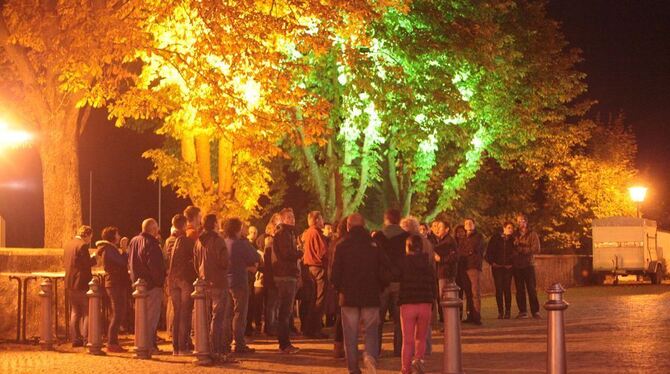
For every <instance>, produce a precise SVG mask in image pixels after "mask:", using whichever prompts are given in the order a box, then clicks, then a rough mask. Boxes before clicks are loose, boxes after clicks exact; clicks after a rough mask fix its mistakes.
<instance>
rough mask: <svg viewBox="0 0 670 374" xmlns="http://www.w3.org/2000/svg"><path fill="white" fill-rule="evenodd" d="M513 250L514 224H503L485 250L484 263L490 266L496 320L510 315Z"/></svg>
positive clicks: (507, 317)
mask: <svg viewBox="0 0 670 374" xmlns="http://www.w3.org/2000/svg"><path fill="white" fill-rule="evenodd" d="M515 250H516V248H515V245H514V224H513V223H512V222H505V223H503V231H502V233H501V234H496V235H493V236H492V237H491V239H490V240H489V245H488V247H487V248H486V262H488V263H489V264H491V273H492V274H493V282H494V284H495V288H496V304H497V305H498V319H503V318H504V319H509V318H510V314H511V312H510V310H511V308H512V256H513V255H514V252H515ZM503 300H504V303H503Z"/></svg>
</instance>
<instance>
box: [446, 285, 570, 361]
mask: <svg viewBox="0 0 670 374" xmlns="http://www.w3.org/2000/svg"><path fill="white" fill-rule="evenodd" d="M459 291H460V287H458V286H457V285H456V283H453V282H452V283H450V284H448V285H447V286H446V287H445V288H444V290H443V291H442V295H441V297H442V302H441V303H440V304H441V305H442V308H443V315H444V356H443V363H442V374H463V373H464V371H463V360H462V353H461V317H460V312H461V307H462V305H463V300H461V299H460V298H459V297H458V292H459ZM564 292H565V289H564V288H563V287H562V286H561V285H560V284H559V283H555V284H553V285H552V286H551V287H549V289H547V294H548V296H549V300H548V301H547V302H546V303H545V304H544V309H545V310H546V311H547V373H548V374H566V373H567V371H568V369H567V360H566V356H565V318H564V315H563V312H564V311H565V310H566V309H568V303H567V302H566V301H565V300H563V293H564Z"/></svg>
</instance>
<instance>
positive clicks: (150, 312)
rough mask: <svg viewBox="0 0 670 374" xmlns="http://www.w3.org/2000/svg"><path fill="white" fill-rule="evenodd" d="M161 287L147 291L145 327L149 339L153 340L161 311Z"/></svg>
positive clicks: (153, 343) (153, 344) (152, 343)
mask: <svg viewBox="0 0 670 374" xmlns="http://www.w3.org/2000/svg"><path fill="white" fill-rule="evenodd" d="M163 293H164V291H163V287H154V288H152V289H150V290H149V291H147V294H148V295H147V327H148V330H149V333H148V335H149V336H150V337H151V339H155V337H156V330H157V329H158V320H160V317H161V310H162V306H163ZM151 345H152V347H153V346H155V345H156V342H155V341H152V342H151Z"/></svg>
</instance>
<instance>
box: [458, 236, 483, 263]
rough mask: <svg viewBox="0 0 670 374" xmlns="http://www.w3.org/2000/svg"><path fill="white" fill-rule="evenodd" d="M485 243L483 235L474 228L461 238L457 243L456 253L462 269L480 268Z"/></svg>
mask: <svg viewBox="0 0 670 374" xmlns="http://www.w3.org/2000/svg"><path fill="white" fill-rule="evenodd" d="M485 248H486V243H485V241H484V236H483V235H482V234H480V233H479V231H477V230H475V231H473V232H472V233H470V234H469V235H467V236H466V237H465V238H463V239H462V240H461V242H460V243H459V245H458V254H459V256H460V260H459V261H460V262H461V265H462V266H463V269H466V270H469V269H477V270H482V262H483V259H484V250H485Z"/></svg>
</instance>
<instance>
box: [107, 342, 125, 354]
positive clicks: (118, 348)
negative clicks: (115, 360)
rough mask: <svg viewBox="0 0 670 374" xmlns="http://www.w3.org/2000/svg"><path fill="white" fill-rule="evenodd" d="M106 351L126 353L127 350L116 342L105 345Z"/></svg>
mask: <svg viewBox="0 0 670 374" xmlns="http://www.w3.org/2000/svg"><path fill="white" fill-rule="evenodd" d="M107 352H111V353H126V352H128V350H127V349H125V348H123V347H122V346H120V345H118V344H112V345H107Z"/></svg>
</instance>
